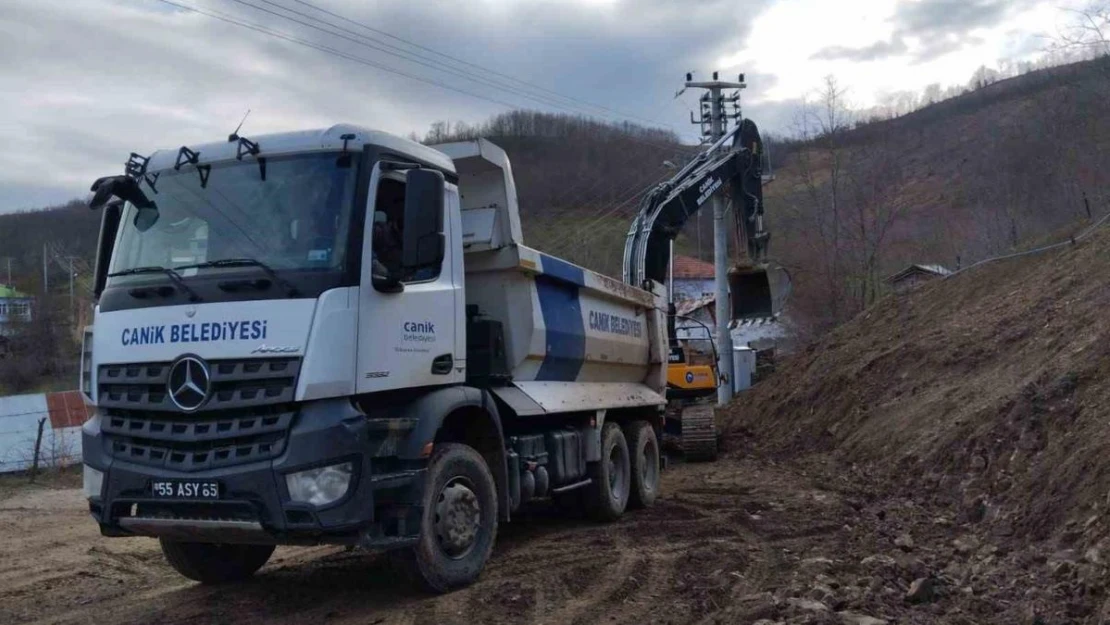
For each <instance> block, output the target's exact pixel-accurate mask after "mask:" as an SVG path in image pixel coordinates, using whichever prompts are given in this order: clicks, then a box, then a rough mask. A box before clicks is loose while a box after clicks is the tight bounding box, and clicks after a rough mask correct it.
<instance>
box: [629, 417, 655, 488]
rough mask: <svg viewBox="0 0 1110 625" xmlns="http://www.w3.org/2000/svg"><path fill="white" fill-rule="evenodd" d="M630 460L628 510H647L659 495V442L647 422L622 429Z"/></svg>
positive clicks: (633, 423) (634, 422)
mask: <svg viewBox="0 0 1110 625" xmlns="http://www.w3.org/2000/svg"><path fill="white" fill-rule="evenodd" d="M624 436H625V438H627V439H628V451H629V454H630V460H631V475H632V487H631V490H630V491H629V493H628V507H629V508H648V507H651V505H652V504H653V503H655V497H656V495H658V494H659V441H658V440H657V439H656V438H655V430H654V429H652V427H651V424H649V423H648V422H647V421H633V422H631V423H629V424H627V425H625V427H624Z"/></svg>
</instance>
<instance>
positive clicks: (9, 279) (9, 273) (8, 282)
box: [6, 256, 12, 286]
mask: <svg viewBox="0 0 1110 625" xmlns="http://www.w3.org/2000/svg"><path fill="white" fill-rule="evenodd" d="M6 284H7V285H8V286H11V285H12V257H11V256H9V257H8V281H7V283H6Z"/></svg>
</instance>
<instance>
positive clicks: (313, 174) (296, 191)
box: [109, 153, 359, 282]
mask: <svg viewBox="0 0 1110 625" xmlns="http://www.w3.org/2000/svg"><path fill="white" fill-rule="evenodd" d="M358 158H359V157H358V156H357V155H351V154H347V155H344V156H340V155H339V154H337V153H323V154H308V155H299V156H294V157H285V158H272V159H267V162H266V179H265V180H263V179H262V175H261V170H260V167H259V164H258V163H257V162H255V160H254V159H253V158H252V159H244V160H243V161H233V162H230V163H224V164H214V165H212V169H211V172H210V173H209V175H208V183H207V185H204V186H202V185H201V180H200V176H199V175H198V172H197V171H196V169H195V168H193V167H188V168H187V169H183V170H181V171H175V170H172V169H169V170H166V171H163V172H161V174H160V175H159V176H158V178H157V179H156V180H155V181H154V184H155V188H156V189H157V192H154V191H153V190H151V189H149V187H148V186H147V185H146V184H144V185H143V187H144V191H146V193H147V195H148V196H149V197H150V198H151V199H152V200H154V201H155V202H156V203H157V205H158V218H157V220H156V221H155V222H154V225H153V226H150V227H149V228H147V229H145V230H142V229H140V228H139V227H137V226H136V220H135V217H136V215H137V213H138V210H137V209H136V208H135V207H134V206H132V205H131V204H128V205H127V206H126V209H125V212H124V215H123V219H122V221H121V225H120V232H119V235H118V237H117V239H116V246H115V250H114V253H113V257H112V262H111V267H110V269H109V273H116V274H118V273H122V272H126V271H127V270H129V269H135V268H138V267H168V268H171V269H172V268H178V267H184V266H187V265H197V264H201V263H211V262H213V261H219V260H223V259H243V258H249V259H253V260H256V261H259V262H262V263H265V265H266V266H268V267H271V268H273V269H274V270H275V271H283V270H294V271H305V270H308V271H312V270H319V271H327V270H338V269H340V268H342V266H343V262H344V254H345V253H346V242H347V233H348V230H349V224H350V217H351V209H352V205H353V204H354V195H355V186H356V179H357V174H356V172H357V169H358ZM140 223H141V220H140ZM233 266H236V267H237V269H236V270H238V271H242V265H241V264H240V265H234V264H233ZM226 270H227V269H220V268H218V267H213V268H212V269H199V271H226ZM195 271H198V269H195V268H194V269H192V270H189V271H188V272H184V275H186V276H188V275H191V273H192V272H195ZM143 277H145V278H146V279H149V278H150V274H149V273H146V274H145V276H144V275H129V276H122V275H121V276H116V277H113V278H111V280H112V281H113V282H114V281H120V280H132V279H136V278H143Z"/></svg>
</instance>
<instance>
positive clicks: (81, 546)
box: [0, 461, 850, 625]
mask: <svg viewBox="0 0 1110 625" xmlns="http://www.w3.org/2000/svg"><path fill="white" fill-rule="evenodd" d="M799 479H800V480H801V481H799ZM666 489H667V492H666V495H665V496H664V497H663V498H662V500H661V501H660V502H659V503H658V505H657V506H656V507H655V508H653V509H651V510H649V511H643V512H637V513H633V514H629V515H627V516H626V517H625V518H624V519H623V520H622V521H620V522H618V523H616V524H613V525H597V524H593V523H590V522H588V521H585V520H581V519H573V518H568V517H567V516H566V515H564V514H560V513H558V512H556V511H554V510H543V509H540V510H536V511H533V512H531V513H530V515H529V518H527V519H522V522H520V523H515V522H514V523H513V524H511V525H508V526H503V527H502V529H501V533H500V536H499V541H498V548H497V550H496V553H495V555H494V558H493V561H492V562H491V564H490V566H489V568H488V569H487V571H486V573H485V574H484V575H483V577H482V579H481V581H480V582H479V583H478V584H476V585H475V586H473V587H471V588H468V589H465V590H463V591H460V592H456V593H453V594H450V595H447V596H443V597H430V596H427V595H423V594H421V593H419V592H416V591H414V590H412V589H411V588H410V587H409V586H408V585H407V584H405V583H403V582H400V581H397V580H395V579H392V578H391V576H390V573H389V570H388V569H387V568H386V567H385V565H384V563H382V562H381V561H380V558H378V557H375V556H373V555H366V554H362V553H357V552H345V551H344V550H342V549H336V548H331V547H322V548H310V549H297V548H287V549H279V550H278V552H277V553H276V554H275V557H274V559H273V560H271V562H270V564H268V565H267V566H266V568H264V569H263V570H262V572H261V573H260V574H259V575H258V576H257V577H256V578H255V579H253V580H251V581H249V582H247V583H245V584H241V585H238V586H234V587H227V588H207V587H202V586H198V585H196V584H193V583H190V582H187V581H185V580H183V579H182V578H180V577H178V576H177V575H176V574H174V573H173V572H172V571H171V570H170V569H169V568H168V567H167V566H166V565H165V564H163V562H162V558H161V554H160V552H159V550H158V548H157V545H156V543H155V541H153V540H148V539H117V540H109V539H105V538H102V537H100V536H99V535H98V533H97V531H96V529H95V526H94V524H93V523H92V521H91V520H90V519H89V518H88V517H87V515H86V514H85V512H84V510H83V501H82V499H81V494H80V491H78V490H75V489H64V490H25V491H21V492H19V493H16V494H13V495H10V496H9V497H8V498H6V499H5V500H3V501H0V527H2V528H3V531H4V534H5V536H7V537H8V540H5V541H3V542H0V562H3V563H4V564H3V567H2V571H0V622H3V623H76V622H86V621H88V620H89V619H90V618H92V617H93V615H105V614H111V615H112V622H113V623H116V624H119V625H123V624H125V623H161V624H170V623H209V622H212V623H262V622H265V623H306V622H325V621H326V622H328V623H454V622H458V623H479V622H482V623H516V622H533V623H643V622H663V623H686V622H696V621H699V620H701V619H703V618H705V617H710V616H712V615H714V614H717V613H720V612H721V611H722V610H723V609H725V608H726V607H732V608H735V607H736V606H738V605H739V606H741V608H742V610H743V609H748V608H745V607H744V606H749V604H750V606H749V607H750V609H749V610H748V611H749V612H750V614H749V616H750V617H752V618H751V619H750V620H755V619H756V618H759V617H760V616H761V615H763V613H764V612H766V613H767V614H766V615H767V616H773V614H774V613H775V611H776V609H777V608H775V605H774V602H773V601H772V600H771V599H770V598H769V597H768V596H761V595H759V594H758V593H760V592H761V591H764V590H768V589H774V588H776V587H779V586H781V585H782V584H784V583H785V582H786V581H787V580H788V579H789V576H790V575H791V570H792V568H793V565H792V564H791V562H792V560H794V559H795V557H796V555H797V554H801V553H803V552H804V551H805V548H804V545H806V544H810V543H813V542H814V541H815V540H821V539H822V538H828V537H831V536H835V535H836V534H837V533H839V532H841V531H843V530H842V525H843V523H841V522H840V520H839V517H841V516H842V515H843V514H844V513H845V511H844V509H843V508H844V504H843V503H842V502H841V496H840V495H838V494H836V493H835V492H832V491H829V490H825V489H823V488H821V487H817V486H814V485H811V484H808V483H806V480H805V479H804V478H799V477H798V476H796V475H791V474H789V473H787V472H784V471H781V470H778V469H775V468H773V467H767V466H756V464H755V463H753V462H738V461H727V462H721V463H717V464H714V465H687V466H678V467H677V468H676V469H675V470H673V471H670V472H668V473H667V475H666ZM803 510H805V511H808V512H807V513H806V514H804V515H798V512H800V511H803ZM849 510H850V509H849ZM749 595H750V596H751V597H749V598H748V599H744V597H746V596H749ZM738 602H739V603H738Z"/></svg>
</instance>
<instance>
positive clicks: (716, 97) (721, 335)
mask: <svg viewBox="0 0 1110 625" xmlns="http://www.w3.org/2000/svg"><path fill="white" fill-rule="evenodd" d="M693 78H694V77H693V74H686V88H687V89H691V88H692V89H705V90H706V91H705V93H703V94H702V96H701V100H700V102H701V118H700V119H697V120H695V119H694V118H693V117H694V116H693V114H692V113H691V115H690V121H691V122H692V123H694V124H698V125H700V126H701V128H702V135H703V136H705V138H706V139H708V141H709V143H711V144H712V143H714V142H716V141H717V140H719V139H720V138H721V137H723V136H724V135H725V131H726V130H728V120H729V119H738V118H739V117H740V113H739V105H738V104H737V102H738V101H739V100H740V91H739V90H740V89H743V88H744V87H746V85H745V84H744V75H743V74H741V75H740V76H739V78H740V80H739V81H738V82H731V81H723V80H720V79H719V78H718V76H717V72H713V80H710V81H697V82H695V81H694V80H693ZM724 89H736V90H737V91H736V92H735V93H734V94H733V95H729V96H725V95H724V94H723V93H722V90H724ZM726 102H728V103H732V104H733V107H734V110H735V112H734V114H732V115H729V114H728V113H726V112H725V104H726ZM710 204H711V205H712V206H713V279H714V281H715V282H716V286H717V295H716V300H715V305H714V307H715V308H716V311H717V314H716V317H717V371H718V372H719V374H720V376H721V383H720V384H718V386H717V404H718V405H721V406H723V405H725V404H727V403H728V402H729V401H730V400H732V377H733V371H732V335H731V334H729V328H728V322H729V317H731V316H732V315H731V314H730V312H731V311H732V306H731V303H730V302H729V297H728V230H727V229H726V228H725V203H724V201H723V200H722V199H721V196H720V192H717V193H715V194H714V195H713V197H712V198H711V199H710Z"/></svg>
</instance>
